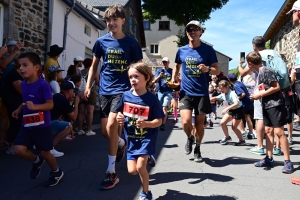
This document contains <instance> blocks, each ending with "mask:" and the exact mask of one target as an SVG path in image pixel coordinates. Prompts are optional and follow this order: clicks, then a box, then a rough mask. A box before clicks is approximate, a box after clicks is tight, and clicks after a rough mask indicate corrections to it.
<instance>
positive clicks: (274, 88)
mask: <svg viewBox="0 0 300 200" xmlns="http://www.w3.org/2000/svg"><path fill="white" fill-rule="evenodd" d="M278 91H280V85H279V83H278V81H272V82H271V84H270V88H269V89H268V90H265V91H260V92H259V93H258V94H252V95H251V96H250V99H251V100H257V99H260V98H262V97H266V96H269V95H271V94H274V93H275V92H278Z"/></svg>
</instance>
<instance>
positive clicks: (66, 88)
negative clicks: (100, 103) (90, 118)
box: [51, 81, 81, 157]
mask: <svg viewBox="0 0 300 200" xmlns="http://www.w3.org/2000/svg"><path fill="white" fill-rule="evenodd" d="M60 87H61V91H60V93H56V94H54V95H53V103H54V106H53V108H52V109H51V127H52V134H53V136H54V138H53V146H54V147H55V146H56V145H58V144H59V142H61V141H62V140H63V139H65V138H66V137H67V136H68V135H70V134H72V129H73V128H72V125H71V123H70V122H67V121H65V120H64V117H63V116H68V118H69V119H70V120H72V121H76V119H77V115H78V104H79V101H80V98H81V94H78V95H76V96H75V100H74V89H75V85H74V83H73V82H71V81H64V82H62V83H61V86H60ZM73 100H74V108H73V107H72V106H71V105H70V101H73ZM51 153H52V154H53V155H54V156H55V157H59V156H63V155H64V153H63V152H58V151H57V150H55V149H54V148H53V150H52V151H51Z"/></svg>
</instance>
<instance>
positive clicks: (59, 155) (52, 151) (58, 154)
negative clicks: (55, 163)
mask: <svg viewBox="0 0 300 200" xmlns="http://www.w3.org/2000/svg"><path fill="white" fill-rule="evenodd" d="M50 153H51V154H52V155H53V156H54V157H55V158H57V157H61V156H63V155H65V154H64V153H63V152H59V151H57V150H56V149H54V148H53V149H52V150H50Z"/></svg>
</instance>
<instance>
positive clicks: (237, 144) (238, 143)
mask: <svg viewBox="0 0 300 200" xmlns="http://www.w3.org/2000/svg"><path fill="white" fill-rule="evenodd" d="M245 144H246V142H245V140H239V141H238V142H236V143H234V146H243V145H245Z"/></svg>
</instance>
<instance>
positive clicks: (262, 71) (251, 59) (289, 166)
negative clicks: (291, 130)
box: [246, 52, 294, 174]
mask: <svg viewBox="0 0 300 200" xmlns="http://www.w3.org/2000/svg"><path fill="white" fill-rule="evenodd" d="M246 60H247V64H248V66H249V68H251V69H252V70H254V71H257V72H259V74H258V80H257V84H258V90H259V91H258V93H254V94H252V95H251V96H250V98H251V99H253V100H258V99H260V98H261V102H262V108H263V120H264V125H265V132H266V143H267V144H266V148H267V156H266V157H265V158H264V159H262V160H260V161H258V162H256V163H254V165H255V166H256V167H265V166H268V167H272V166H273V165H274V159H273V145H274V134H276V135H277V136H278V138H279V141H280V144H281V146H282V150H283V152H284V166H283V169H282V172H283V173H288V174H290V173H293V171H294V166H293V163H292V162H291V160H290V151H289V143H288V141H287V138H286V136H285V134H284V130H283V127H284V125H285V124H286V115H285V106H284V102H283V101H282V94H281V92H280V85H279V83H278V81H277V79H276V74H275V72H274V71H273V70H271V69H270V68H268V67H264V66H263V65H262V58H261V55H260V54H259V53H258V52H250V53H249V54H248V55H247V56H246Z"/></svg>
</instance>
